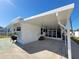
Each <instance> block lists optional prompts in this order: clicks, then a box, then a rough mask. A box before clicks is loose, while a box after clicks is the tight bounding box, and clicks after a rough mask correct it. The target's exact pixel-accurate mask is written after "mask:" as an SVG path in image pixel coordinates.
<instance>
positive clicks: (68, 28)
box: [67, 19, 72, 59]
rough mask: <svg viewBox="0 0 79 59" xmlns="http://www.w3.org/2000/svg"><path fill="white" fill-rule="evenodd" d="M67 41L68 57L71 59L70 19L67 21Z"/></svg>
mask: <svg viewBox="0 0 79 59" xmlns="http://www.w3.org/2000/svg"><path fill="white" fill-rule="evenodd" d="M67 23H68V24H67V41H68V59H72V54H71V39H70V20H69V19H68V22H67Z"/></svg>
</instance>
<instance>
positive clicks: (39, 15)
mask: <svg viewBox="0 0 79 59" xmlns="http://www.w3.org/2000/svg"><path fill="white" fill-rule="evenodd" d="M74 5H75V3H72V4H68V5H65V6H62V7H59V8H56V9H53V10H50V11H46V12H43V13H40V14H37V15H34V16H31V17H28V18H25V19H24V21H27V20H30V19H33V18H37V17H41V16H44V15H48V14H51V13H56V12H60V11H63V10H67V9H72V8H74Z"/></svg>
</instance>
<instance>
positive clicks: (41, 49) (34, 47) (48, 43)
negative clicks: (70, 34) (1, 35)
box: [0, 38, 67, 59]
mask: <svg viewBox="0 0 79 59" xmlns="http://www.w3.org/2000/svg"><path fill="white" fill-rule="evenodd" d="M22 47H23V49H22V48H20V47H19V46H18V45H16V44H12V43H11V42H10V39H9V38H7V39H0V59H66V58H67V54H66V50H65V46H64V43H63V41H58V40H43V41H36V42H32V43H29V44H26V45H24V46H22Z"/></svg>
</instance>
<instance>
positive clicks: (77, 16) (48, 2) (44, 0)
mask: <svg viewBox="0 0 79 59" xmlns="http://www.w3.org/2000/svg"><path fill="white" fill-rule="evenodd" d="M73 2H75V3H76V7H75V9H74V12H73V13H72V18H71V19H72V21H73V27H74V29H76V28H79V23H78V22H79V13H78V12H79V10H78V9H79V6H78V4H79V1H78V0H76V1H74V0H0V26H3V27H5V26H6V25H8V24H9V23H10V21H11V20H12V19H14V18H16V17H18V16H21V17H24V18H26V17H30V16H33V15H36V14H39V13H42V12H45V11H49V10H52V9H55V8H57V7H61V6H64V5H67V4H70V3H73Z"/></svg>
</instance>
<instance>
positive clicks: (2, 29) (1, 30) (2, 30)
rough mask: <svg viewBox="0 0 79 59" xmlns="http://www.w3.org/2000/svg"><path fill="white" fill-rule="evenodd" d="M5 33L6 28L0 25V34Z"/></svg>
mask: <svg viewBox="0 0 79 59" xmlns="http://www.w3.org/2000/svg"><path fill="white" fill-rule="evenodd" d="M5 34H6V29H5V28H3V27H0V35H5Z"/></svg>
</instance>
